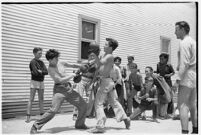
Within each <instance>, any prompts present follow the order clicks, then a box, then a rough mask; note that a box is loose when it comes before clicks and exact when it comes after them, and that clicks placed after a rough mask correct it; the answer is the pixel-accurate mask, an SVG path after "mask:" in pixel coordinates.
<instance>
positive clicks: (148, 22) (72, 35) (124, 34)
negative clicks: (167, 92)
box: [2, 3, 196, 116]
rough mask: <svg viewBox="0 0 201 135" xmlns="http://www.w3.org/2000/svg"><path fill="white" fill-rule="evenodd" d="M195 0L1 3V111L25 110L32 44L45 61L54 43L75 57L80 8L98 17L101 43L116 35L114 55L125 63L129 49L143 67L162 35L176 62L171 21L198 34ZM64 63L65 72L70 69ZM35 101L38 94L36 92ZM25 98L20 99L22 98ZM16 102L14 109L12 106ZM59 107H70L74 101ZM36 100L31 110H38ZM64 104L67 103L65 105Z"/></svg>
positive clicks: (48, 89)
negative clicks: (183, 23) (170, 0)
mask: <svg viewBox="0 0 201 135" xmlns="http://www.w3.org/2000/svg"><path fill="white" fill-rule="evenodd" d="M195 13H196V10H195V4H194V3H165V4H160V3H155V4H154V3H145V4H142V3H129V4H118V3H116V4H101V3H93V4H9V5H6V4H2V104H3V106H2V113H3V116H6V114H15V112H16V111H17V112H20V114H25V113H26V107H25V106H26V102H27V101H28V98H29V83H30V71H29V62H30V60H31V59H32V58H33V53H32V49H33V48H34V47H36V46H40V47H42V48H43V56H42V60H43V61H44V62H45V64H46V66H48V62H47V61H46V59H45V56H44V55H45V52H46V51H47V50H48V49H51V48H56V49H58V50H59V51H60V52H61V59H62V60H67V61H68V62H70V63H75V62H77V60H78V56H79V55H78V53H79V52H78V50H79V49H78V48H79V47H78V41H79V40H78V34H79V23H78V16H79V14H82V15H85V16H89V17H93V18H96V19H100V20H101V25H100V46H101V50H102V51H101V54H103V46H104V42H105V38H106V37H113V38H115V39H117V40H118V42H119V47H118V48H117V49H116V50H115V51H114V54H115V56H117V55H118V56H120V57H121V58H122V65H125V64H126V63H127V55H129V54H130V55H134V56H135V62H136V63H137V64H138V67H139V69H140V70H141V72H142V73H144V68H145V66H148V65H149V66H152V67H153V68H154V69H155V68H156V63H157V62H158V56H159V54H160V36H164V37H168V38H170V39H171V63H172V64H173V67H174V68H176V63H177V59H176V51H177V49H178V48H177V47H178V42H179V41H178V40H177V39H176V36H175V34H174V25H175V22H177V21H181V20H185V21H187V22H189V24H190V26H191V31H190V35H191V36H192V37H193V38H196V20H195V18H196V16H195ZM72 71H73V69H67V70H66V73H72ZM44 82H45V104H46V106H49V105H50V103H51V102H50V101H51V99H52V88H53V81H52V79H51V78H50V77H49V75H47V76H46V77H45V81H44ZM35 98H36V102H37V101H38V100H37V96H36V97H35ZM22 102H23V103H22ZM13 107H14V108H15V107H16V109H14V108H13ZM63 107H64V108H65V107H66V108H67V110H69V109H70V111H72V105H69V104H64V105H63ZM37 108H38V107H37V105H34V108H33V110H38V109H37ZM64 110H65V109H64Z"/></svg>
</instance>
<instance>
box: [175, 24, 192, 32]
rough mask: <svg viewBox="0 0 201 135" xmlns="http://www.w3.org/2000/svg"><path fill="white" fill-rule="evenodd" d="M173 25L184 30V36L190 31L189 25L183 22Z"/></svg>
mask: <svg viewBox="0 0 201 135" xmlns="http://www.w3.org/2000/svg"><path fill="white" fill-rule="evenodd" d="M175 25H178V26H179V28H180V29H181V28H184V30H185V32H186V34H188V33H189V31H190V26H189V24H188V23H187V22H185V21H180V22H176V23H175Z"/></svg>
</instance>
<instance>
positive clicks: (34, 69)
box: [29, 61, 42, 75]
mask: <svg viewBox="0 0 201 135" xmlns="http://www.w3.org/2000/svg"><path fill="white" fill-rule="evenodd" d="M36 64H37V63H36V62H35V61H31V62H30V65H29V66H30V69H32V70H31V73H32V74H33V75H42V71H41V70H39V69H37V66H36Z"/></svg>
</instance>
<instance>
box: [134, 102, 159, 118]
mask: <svg viewBox="0 0 201 135" xmlns="http://www.w3.org/2000/svg"><path fill="white" fill-rule="evenodd" d="M145 110H152V111H153V118H154V119H155V118H156V117H157V105H156V104H154V103H151V104H150V105H143V104H140V105H139V107H138V108H136V109H135V111H134V112H133V113H132V114H131V115H130V119H131V120H133V119H135V118H136V117H137V116H139V115H140V114H141V113H143V112H144V111H145Z"/></svg>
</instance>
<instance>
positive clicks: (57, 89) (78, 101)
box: [34, 85, 87, 129]
mask: <svg viewBox="0 0 201 135" xmlns="http://www.w3.org/2000/svg"><path fill="white" fill-rule="evenodd" d="M64 100H66V101H68V102H69V103H71V104H72V105H74V106H76V107H77V108H78V118H77V120H76V123H75V126H82V125H84V123H85V118H86V112H87V104H86V102H85V101H84V99H83V98H82V97H81V96H80V94H79V93H77V92H76V91H74V90H72V89H71V88H67V87H65V86H64V85H55V86H54V96H53V99H52V107H51V108H50V109H49V110H48V111H47V112H46V113H45V114H43V116H42V117H41V119H39V120H37V121H36V122H35V123H34V125H35V127H36V128H37V129H41V128H42V127H43V126H44V125H45V124H46V123H47V122H48V121H50V120H51V119H52V118H53V117H54V116H55V114H56V113H57V112H58V110H59V109H60V107H61V105H62V103H63V102H64ZM66 122H67V121H66Z"/></svg>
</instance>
